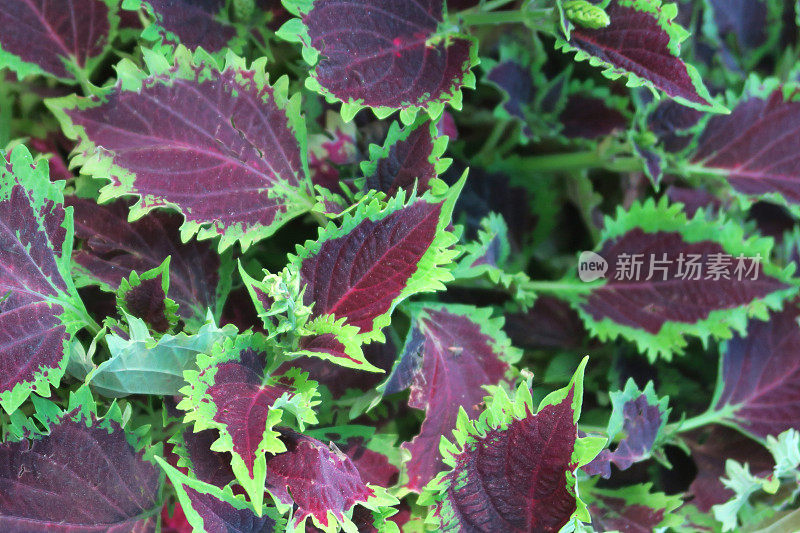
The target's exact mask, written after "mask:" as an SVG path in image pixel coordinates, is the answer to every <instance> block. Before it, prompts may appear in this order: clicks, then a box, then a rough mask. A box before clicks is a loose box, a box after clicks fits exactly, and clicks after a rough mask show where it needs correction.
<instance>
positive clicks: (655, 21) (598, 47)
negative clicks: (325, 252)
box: [562, 0, 715, 108]
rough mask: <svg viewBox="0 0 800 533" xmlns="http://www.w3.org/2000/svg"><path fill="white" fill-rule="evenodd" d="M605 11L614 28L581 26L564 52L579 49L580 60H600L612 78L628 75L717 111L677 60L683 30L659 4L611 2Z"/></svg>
mask: <svg viewBox="0 0 800 533" xmlns="http://www.w3.org/2000/svg"><path fill="white" fill-rule="evenodd" d="M605 11H606V13H607V14H608V16H609V18H610V19H611V24H610V25H608V26H606V27H605V28H598V29H592V28H588V27H584V26H581V25H580V24H578V25H576V26H575V27H574V28H573V30H572V33H571V36H570V39H569V42H568V43H564V44H563V47H564V48H566V49H567V50H570V49H571V50H577V51H578V59H584V58H585V56H582V54H586V55H588V57H589V58H593V59H591V61H599V62H600V63H599V64H601V65H602V66H603V67H605V68H606V69H607V71H606V74H607V75H608V76H609V77H611V78H617V77H619V76H620V75H623V74H625V75H628V76H629V77H631V80H632V81H633V82H635V83H636V84H637V85H641V84H648V85H651V86H653V87H656V88H658V89H661V90H662V91H664V92H665V93H666V94H667V95H668V96H670V97H672V98H675V99H679V100H680V101H681V102H682V103H686V104H688V105H692V106H697V107H701V108H713V107H715V104H714V103H713V101H712V100H711V99H710V96H709V94H708V91H707V90H706V88H705V87H704V86H703V83H702V81H700V77H699V74H698V73H697V71H696V70H695V69H694V68H693V67H687V65H686V64H685V63H684V62H683V61H681V59H680V58H679V57H678V51H679V50H680V40H681V39H682V38H683V36H682V32H683V30H682V29H681V28H680V27H679V26H677V24H675V23H674V22H672V21H671V20H669V19H668V18H667V16H666V11H665V10H663V7H662V5H661V2H660V0H659V1H656V2H650V1H644V0H611V2H610V3H609V4H608V6H606V7H605ZM562 43H563V41H562Z"/></svg>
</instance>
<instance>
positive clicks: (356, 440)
mask: <svg viewBox="0 0 800 533" xmlns="http://www.w3.org/2000/svg"><path fill="white" fill-rule="evenodd" d="M340 449H341V451H342V452H343V453H344V454H345V455H347V457H349V458H350V460H351V461H352V462H353V464H354V465H355V466H356V469H357V470H358V473H359V474H360V475H361V479H362V480H364V482H365V483H369V484H371V485H377V486H378V487H386V488H388V487H391V486H393V485H394V484H395V483H397V478H398V476H399V475H400V471H399V470H398V469H397V467H396V466H394V465H393V464H392V463H390V462H389V459H388V458H387V457H386V456H385V455H384V454H382V453H379V452H376V451H374V450H371V449H369V448H367V447H366V446H365V445H364V439H363V438H362V437H351V438H349V439H347V443H346V444H344V445H342V446H341V447H340ZM387 451H388V449H387Z"/></svg>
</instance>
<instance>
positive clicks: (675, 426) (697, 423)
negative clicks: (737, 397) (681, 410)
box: [664, 409, 729, 434]
mask: <svg viewBox="0 0 800 533" xmlns="http://www.w3.org/2000/svg"><path fill="white" fill-rule="evenodd" d="M728 414H729V413H728V410H727V409H721V410H714V409H709V410H708V411H706V412H705V413H702V414H699V415H697V416H693V417H691V418H687V419H686V420H682V421H679V422H673V423H672V424H667V426H666V427H665V428H664V430H665V432H666V433H667V434H669V433H684V432H686V431H692V430H693V429H697V428H701V427H703V426H708V425H710V424H718V423H719V422H720V421H722V419H724V418H726V417H727V415H728Z"/></svg>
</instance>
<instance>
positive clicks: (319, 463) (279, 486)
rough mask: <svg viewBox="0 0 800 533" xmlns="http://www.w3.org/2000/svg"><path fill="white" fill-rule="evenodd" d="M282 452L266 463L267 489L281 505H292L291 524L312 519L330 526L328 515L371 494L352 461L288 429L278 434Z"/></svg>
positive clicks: (341, 511)
mask: <svg viewBox="0 0 800 533" xmlns="http://www.w3.org/2000/svg"><path fill="white" fill-rule="evenodd" d="M281 440H282V441H283V443H284V444H285V445H286V451H285V452H283V453H279V454H277V455H275V456H273V457H271V458H269V460H268V461H267V490H269V492H270V493H271V494H272V495H273V496H274V497H275V498H276V499H277V500H278V501H280V502H281V503H283V504H287V505H295V506H296V510H295V512H294V524H299V523H301V522H302V521H303V520H305V519H306V518H307V517H308V516H312V517H314V518H315V519H316V521H317V522H319V523H320V524H322V525H323V526H329V527H330V526H331V525H332V524H329V520H328V513H329V512H330V513H332V514H333V515H334V516H335V517H336V518H337V519H338V520H343V518H344V513H345V512H346V511H349V510H350V509H352V508H353V506H354V505H356V504H358V503H365V502H366V501H367V500H368V499H369V498H370V497H371V496H373V495H374V491H373V489H371V488H370V487H368V486H367V485H366V484H365V483H364V481H363V480H362V479H361V475H360V474H359V473H358V470H357V469H356V467H355V465H353V462H352V461H351V460H350V459H349V458H348V457H347V456H345V455H344V454H342V453H341V452H340V451H339V450H337V449H336V448H335V447H334V448H329V447H328V446H325V445H324V444H323V443H321V442H320V441H318V440H316V439H313V438H311V437H307V436H305V435H302V434H300V433H296V432H294V431H292V430H289V429H285V430H282V431H281Z"/></svg>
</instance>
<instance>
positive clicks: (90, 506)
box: [0, 413, 161, 533]
mask: <svg viewBox="0 0 800 533" xmlns="http://www.w3.org/2000/svg"><path fill="white" fill-rule="evenodd" d="M74 415H75V413H72V414H65V415H63V417H62V418H61V419H60V420H58V421H55V422H53V423H52V425H51V426H50V432H49V434H46V435H37V436H34V437H33V438H32V439H31V440H23V441H21V442H5V443H4V444H1V445H0V494H2V495H3V497H2V498H0V529H1V530H2V531H8V532H10V533H23V532H34V531H52V532H63V533H77V532H89V531H107V532H109V533H131V532H133V533H149V532H154V531H155V528H156V518H157V515H158V512H159V511H160V510H161V501H160V498H159V485H160V479H159V472H158V468H156V467H155V466H153V465H152V464H150V463H148V462H146V461H144V460H143V459H142V453H141V452H137V451H136V450H135V449H134V448H133V447H132V446H131V445H130V444H129V443H128V441H127V440H126V436H125V433H124V431H123V430H122V428H120V426H119V425H118V424H117V423H116V422H114V421H108V422H103V423H100V422H98V421H97V420H93V425H92V427H87V425H86V422H85V421H84V420H82V419H81V418H78V419H77V420H73V416H74ZM80 416H81V415H79V417H80Z"/></svg>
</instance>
